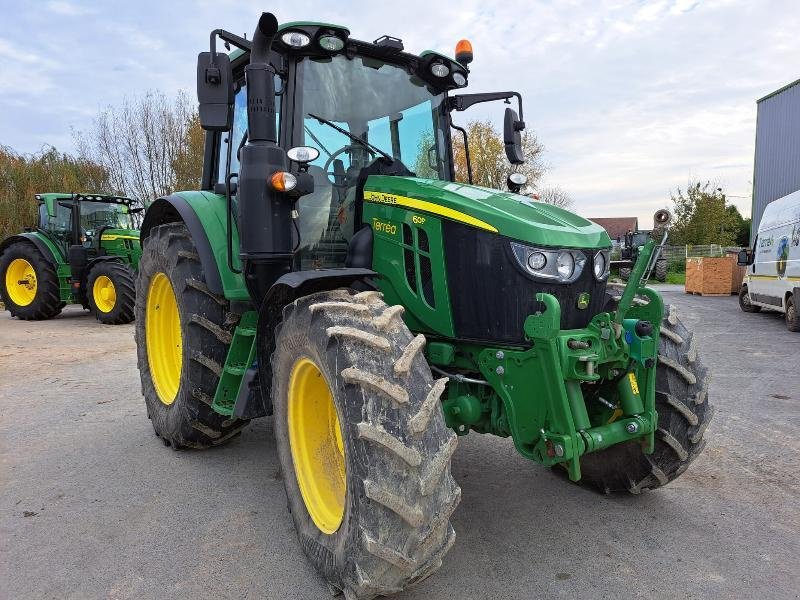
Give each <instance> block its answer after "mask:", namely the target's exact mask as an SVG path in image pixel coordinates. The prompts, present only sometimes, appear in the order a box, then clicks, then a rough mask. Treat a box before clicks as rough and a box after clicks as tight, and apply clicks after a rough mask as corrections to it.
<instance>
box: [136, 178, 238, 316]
mask: <svg viewBox="0 0 800 600" xmlns="http://www.w3.org/2000/svg"><path fill="white" fill-rule="evenodd" d="M226 208H227V207H226V202H225V197H224V196H221V195H219V194H212V193H210V192H177V193H175V194H171V195H170V196H165V197H163V198H159V199H158V200H156V201H155V202H153V203H152V204H151V205H150V207H149V208H148V209H147V212H146V213H145V216H144V221H143V222H142V230H141V231H142V233H141V239H142V247H144V245H145V244H146V243H147V238H148V237H149V236H150V230H151V229H152V228H153V227H156V226H158V225H163V224H165V223H176V222H182V223H184V224H185V225H186V227H187V228H188V229H189V233H190V234H191V236H192V241H193V242H194V245H195V247H196V248H197V253H198V255H199V256H200V263H201V264H202V266H203V273H204V275H205V279H206V285H208V287H209V289H210V290H211V291H212V292H213V293H215V294H218V295H221V296H225V298H227V299H228V300H232V301H248V300H249V299H250V294H249V293H248V291H247V288H246V287H245V285H244V278H243V277H242V275H241V274H240V273H236V272H234V271H233V270H231V268H230V267H229V266H228V249H227V214H226ZM232 227H233V231H232V232H231V234H232V236H233V256H232V261H231V262H232V263H233V266H234V268H236V269H241V263H240V261H239V253H238V248H239V232H238V230H237V229H236V223H235V222H234V223H233V224H232Z"/></svg>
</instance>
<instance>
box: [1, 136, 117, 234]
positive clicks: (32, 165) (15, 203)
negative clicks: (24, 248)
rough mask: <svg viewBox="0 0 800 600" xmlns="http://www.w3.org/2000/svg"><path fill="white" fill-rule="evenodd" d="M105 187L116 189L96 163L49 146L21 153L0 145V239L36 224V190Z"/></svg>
mask: <svg viewBox="0 0 800 600" xmlns="http://www.w3.org/2000/svg"><path fill="white" fill-rule="evenodd" d="M109 191H117V190H111V189H110V187H109V180H108V173H107V172H106V170H105V169H103V167H101V166H100V165H98V164H97V163H94V162H92V161H89V160H86V159H82V158H76V157H74V156H70V155H69V154H63V153H61V152H59V151H58V150H56V149H55V148H52V147H47V148H43V149H42V150H41V151H40V152H37V153H36V154H30V155H25V154H17V153H16V152H15V151H14V150H12V149H11V148H8V147H6V146H0V240H2V239H5V238H6V237H8V236H9V235H13V234H15V233H19V232H20V231H22V230H23V229H24V228H25V227H34V226H36V224H37V222H38V218H37V206H38V204H37V202H36V198H35V195H36V194H37V193H42V192H109Z"/></svg>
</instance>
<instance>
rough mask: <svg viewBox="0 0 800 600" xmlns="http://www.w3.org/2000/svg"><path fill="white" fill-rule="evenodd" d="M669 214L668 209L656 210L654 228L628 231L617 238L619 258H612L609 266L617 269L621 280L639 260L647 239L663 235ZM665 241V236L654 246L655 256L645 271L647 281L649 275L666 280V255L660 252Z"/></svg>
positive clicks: (627, 276)
mask: <svg viewBox="0 0 800 600" xmlns="http://www.w3.org/2000/svg"><path fill="white" fill-rule="evenodd" d="M670 218H671V217H670V214H669V212H668V211H666V210H664V209H661V210H658V211H656V214H655V215H654V217H653V225H654V229H652V230H650V231H638V230H637V231H628V232H627V233H626V234H625V237H624V239H621V240H619V241H620V243H621V245H620V260H612V261H611V266H612V267H617V268H618V269H619V277H620V279H622V280H623V281H628V279H630V276H631V271H632V270H633V266H634V265H635V264H636V261H637V260H639V253H640V252H641V251H642V249H643V248H644V246H645V244H646V243H647V240H649V239H656V238H657V237H658V236H659V235H664V233H665V232H666V227H667V225H668V224H669V221H670ZM665 241H666V237H664V240H663V241H662V243H661V245H660V246H658V247H657V248H656V252H655V256H654V257H653V259H652V261H651V265H652V266H651V268H650V269H648V271H647V272H646V273H645V281H649V279H650V277H652V278H653V279H655V280H656V281H660V282H661V283H664V282H665V281H666V280H667V270H668V267H669V265H668V264H667V257H666V256H663V255H662V254H661V249H662V246H663V245H664V242H665Z"/></svg>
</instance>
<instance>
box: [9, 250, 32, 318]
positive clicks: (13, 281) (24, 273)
mask: <svg viewBox="0 0 800 600" xmlns="http://www.w3.org/2000/svg"><path fill="white" fill-rule="evenodd" d="M6 292H8V298H9V300H11V302H13V303H14V304H16V305H17V306H28V304H30V303H31V302H33V300H34V298H36V271H35V270H34V268H33V265H32V264H31V263H29V262H28V261H27V260H25V259H24V258H15V259H14V260H12V261H11V264H10V265H8V269H7V270H6Z"/></svg>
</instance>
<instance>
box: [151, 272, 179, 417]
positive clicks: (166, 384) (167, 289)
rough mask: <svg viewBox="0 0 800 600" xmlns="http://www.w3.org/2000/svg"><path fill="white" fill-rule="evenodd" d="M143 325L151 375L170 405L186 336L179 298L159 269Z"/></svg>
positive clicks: (152, 281) (176, 386)
mask: <svg viewBox="0 0 800 600" xmlns="http://www.w3.org/2000/svg"><path fill="white" fill-rule="evenodd" d="M144 326H145V339H146V342H147V363H148V365H149V367H150V378H151V379H152V381H153V386H154V387H155V389H156V394H157V395H158V398H159V400H161V402H163V403H164V404H166V405H170V404H172V403H173V402H174V401H175V398H176V396H177V395H178V388H179V387H180V382H181V367H182V365H183V340H182V334H181V319H180V313H179V312H178V301H177V300H176V299H175V292H174V291H173V289H172V284H171V283H170V281H169V278H168V277H167V276H166V275H165V274H164V273H156V275H155V276H154V277H153V278H152V279H151V280H150V286H149V287H148V290H147V300H146V303H145V325H144Z"/></svg>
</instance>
